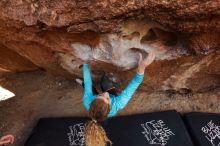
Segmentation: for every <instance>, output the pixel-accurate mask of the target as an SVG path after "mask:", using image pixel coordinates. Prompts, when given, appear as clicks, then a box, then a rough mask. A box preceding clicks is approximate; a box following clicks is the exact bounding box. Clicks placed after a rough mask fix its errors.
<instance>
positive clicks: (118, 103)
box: [83, 64, 144, 117]
mask: <svg viewBox="0 0 220 146" xmlns="http://www.w3.org/2000/svg"><path fill="white" fill-rule="evenodd" d="M143 78H144V74H139V73H138V72H137V73H136V74H135V76H134V77H133V79H132V80H131V81H130V83H129V84H128V85H127V87H126V88H125V89H124V90H123V91H122V92H121V94H119V95H118V96H114V95H112V94H109V95H110V112H109V114H108V117H113V116H115V115H116V114H117V113H118V111H119V110H121V109H123V108H124V107H125V106H126V105H127V103H128V102H129V100H130V99H131V97H132V95H133V94H134V92H135V91H136V89H137V88H138V86H139V85H140V84H141V82H142V81H143ZM83 79H84V96H83V105H84V106H85V108H86V109H87V110H89V108H90V104H91V102H92V101H93V100H94V99H95V98H96V96H97V95H94V94H93V92H92V78H91V74H90V70H89V65H88V64H84V65H83Z"/></svg>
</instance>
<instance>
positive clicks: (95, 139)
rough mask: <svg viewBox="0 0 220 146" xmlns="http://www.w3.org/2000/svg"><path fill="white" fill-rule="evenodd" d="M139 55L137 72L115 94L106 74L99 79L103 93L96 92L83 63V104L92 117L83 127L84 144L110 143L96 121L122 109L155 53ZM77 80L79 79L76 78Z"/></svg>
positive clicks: (99, 145)
mask: <svg viewBox="0 0 220 146" xmlns="http://www.w3.org/2000/svg"><path fill="white" fill-rule="evenodd" d="M139 56H140V57H139V63H138V70H137V73H136V74H135V76H134V77H133V79H132V80H131V81H130V83H129V84H128V85H127V87H126V88H125V89H124V90H123V91H122V92H121V93H120V94H119V95H117V94H116V92H115V89H114V86H113V85H112V84H111V82H110V80H109V79H108V78H107V77H106V76H103V77H102V81H101V87H102V90H103V93H101V94H98V92H97V91H96V90H95V88H94V87H93V86H92V79H91V75H90V70H89V66H88V64H84V65H83V78H84V82H82V81H81V84H82V85H83V86H84V97H83V105H84V106H85V108H86V109H87V110H88V111H89V116H90V118H91V119H92V120H91V121H89V122H88V123H87V125H86V129H85V139H86V146H106V145H107V144H108V143H109V144H111V141H110V140H109V139H108V137H107V136H106V133H105V131H104V129H103V128H102V127H101V125H100V124H98V122H101V121H104V120H105V119H107V118H108V117H113V116H115V115H116V114H117V113H118V111H119V110H121V109H123V108H124V107H125V106H126V105H127V103H128V102H129V100H130V99H131V97H132V95H133V94H134V92H135V91H136V89H137V88H138V86H139V85H140V84H141V82H142V81H143V78H144V71H145V68H146V67H147V66H148V65H150V64H151V63H152V62H153V61H154V58H155V54H154V53H153V52H150V53H149V55H148V57H147V58H144V59H143V58H142V54H139ZM77 82H80V81H79V80H78V81H77Z"/></svg>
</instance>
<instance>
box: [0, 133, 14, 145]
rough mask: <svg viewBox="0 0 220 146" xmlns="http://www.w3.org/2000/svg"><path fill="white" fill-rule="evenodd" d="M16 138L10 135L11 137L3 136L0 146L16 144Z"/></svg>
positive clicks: (0, 139)
mask: <svg viewBox="0 0 220 146" xmlns="http://www.w3.org/2000/svg"><path fill="white" fill-rule="evenodd" d="M14 139H15V138H14V136H13V135H11V134H9V135H5V136H2V137H1V138H0V146H3V145H5V144H9V143H11V144H12V143H14Z"/></svg>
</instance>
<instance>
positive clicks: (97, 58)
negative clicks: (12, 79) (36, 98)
mask: <svg viewBox="0 0 220 146" xmlns="http://www.w3.org/2000/svg"><path fill="white" fill-rule="evenodd" d="M0 8H1V9H0V45H1V46H4V47H3V48H4V51H2V49H1V52H2V53H1V54H0V56H4V57H5V59H4V58H1V59H2V60H4V61H2V62H1V63H0V65H1V68H5V69H7V70H11V71H27V70H34V69H36V68H43V69H45V70H47V71H48V72H50V73H53V74H58V75H62V76H65V77H67V78H74V77H76V76H82V70H81V67H82V64H83V63H89V64H90V67H91V69H92V72H93V75H94V76H93V77H94V80H95V81H96V82H98V80H99V79H100V76H101V75H102V74H103V72H108V73H110V74H111V76H112V79H113V80H114V81H116V82H117V83H118V86H119V87H120V88H119V89H122V88H123V87H124V85H126V84H127V82H128V81H129V80H130V79H131V78H132V76H133V74H134V73H135V71H136V69H135V68H136V66H137V62H138V53H142V54H143V55H144V56H147V54H148V52H149V51H154V52H155V53H156V61H155V62H154V63H153V64H151V65H150V66H149V67H148V68H147V69H146V75H145V79H144V82H143V84H142V85H141V87H140V88H141V89H142V90H145V91H149V92H152V91H166V92H169V93H178V94H188V93H193V92H207V91H211V90H215V89H218V88H219V87H220V64H219V63H218V62H219V61H220V51H219V48H220V42H219V40H220V1H219V0H206V1H201V0H194V1H192V0H189V1H185V0H177V1H175V2H173V1H169V0H164V1H159V0H142V1H140V0H127V1H125V0H120V1H116V0H77V1H73V0H38V1H35V0H2V1H0ZM8 50H11V51H8ZM6 52H7V53H6ZM11 54H14V55H11ZM15 54H16V55H15ZM6 56H7V57H6ZM10 56H19V57H15V58H14V57H10ZM6 58H7V59H8V60H12V61H6V60H7V59H6ZM13 60H14V63H13ZM4 62H10V63H4ZM18 62H19V63H18Z"/></svg>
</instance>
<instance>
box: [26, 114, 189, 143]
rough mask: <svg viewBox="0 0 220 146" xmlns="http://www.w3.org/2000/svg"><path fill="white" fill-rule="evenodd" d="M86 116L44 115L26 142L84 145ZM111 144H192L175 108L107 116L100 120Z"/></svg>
mask: <svg viewBox="0 0 220 146" xmlns="http://www.w3.org/2000/svg"><path fill="white" fill-rule="evenodd" d="M87 120H88V119H87V118H44V119H40V120H39V123H38V124H37V126H36V127H35V128H34V130H33V132H32V134H31V136H30V138H29V139H28V141H27V143H26V146H71V145H72V146H84V142H85V141H84V140H85V139H84V128H85V127H84V124H85V122H86V121H87ZM101 124H102V126H103V127H104V129H105V130H106V133H107V135H108V137H109V139H111V141H112V142H113V146H163V145H164V146H193V144H192V141H191V139H190V137H189V135H188V133H187V131H186V128H185V126H184V123H183V121H182V119H181V117H180V115H179V113H177V112H176V111H165V112H157V113H147V114H139V115H132V116H122V117H115V118H111V119H108V120H107V121H104V122H103V123H101Z"/></svg>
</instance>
